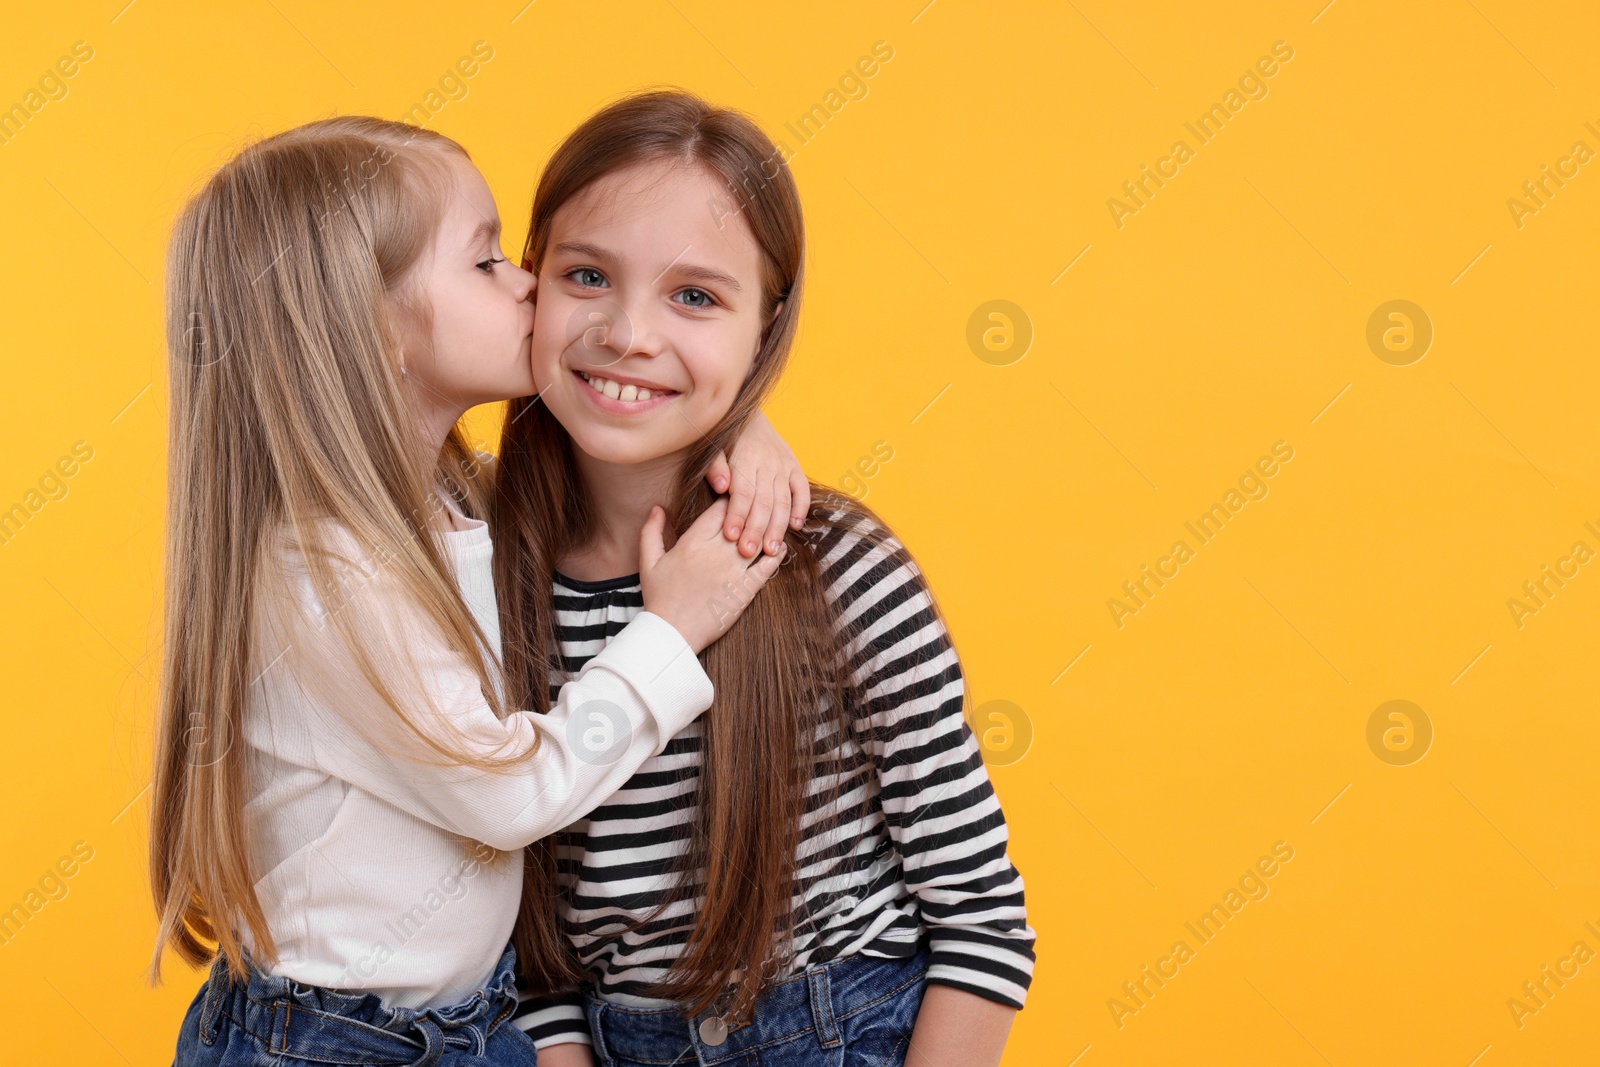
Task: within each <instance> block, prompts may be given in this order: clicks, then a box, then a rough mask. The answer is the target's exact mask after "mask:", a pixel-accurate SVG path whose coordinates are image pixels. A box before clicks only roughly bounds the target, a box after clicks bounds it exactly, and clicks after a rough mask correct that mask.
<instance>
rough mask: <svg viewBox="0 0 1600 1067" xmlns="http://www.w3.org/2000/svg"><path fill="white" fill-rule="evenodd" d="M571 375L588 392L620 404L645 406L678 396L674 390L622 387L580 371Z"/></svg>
mask: <svg viewBox="0 0 1600 1067" xmlns="http://www.w3.org/2000/svg"><path fill="white" fill-rule="evenodd" d="M572 373H574V374H576V375H577V376H578V377H579V378H581V379H583V381H584V382H585V383H586V384H587V385H588V386H589V388H590V390H592V391H593V392H595V393H598V394H599V395H600V396H601V397H604V398H606V399H608V400H614V401H616V402H618V403H622V404H645V403H648V402H650V401H652V400H665V399H667V398H668V397H674V396H677V395H678V392H677V390H675V389H645V388H642V387H640V386H637V385H633V384H631V383H630V384H627V385H624V384H623V383H621V382H618V381H613V380H612V379H610V378H603V377H601V376H600V375H598V374H588V373H585V372H584V371H581V370H574V371H573V372H572Z"/></svg>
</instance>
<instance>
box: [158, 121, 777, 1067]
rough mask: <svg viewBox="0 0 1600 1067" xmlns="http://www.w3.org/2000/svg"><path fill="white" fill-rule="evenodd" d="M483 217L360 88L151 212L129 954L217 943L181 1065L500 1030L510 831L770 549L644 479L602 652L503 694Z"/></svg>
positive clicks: (690, 662)
mask: <svg viewBox="0 0 1600 1067" xmlns="http://www.w3.org/2000/svg"><path fill="white" fill-rule="evenodd" d="M499 230H500V219H499V213H498V211H497V210H496V208H495V204H494V198H493V197H492V196H491V195H490V192H489V188H488V186H487V185H486V184H485V182H484V180H483V177H482V176H481V175H480V174H479V173H478V171H477V170H476V169H475V168H474V167H473V166H472V164H471V163H470V162H469V161H468V159H467V156H466V153H465V152H464V151H463V150H462V149H461V147H460V146H459V145H457V144H456V143H455V142H453V141H450V140H449V139H447V138H445V137H442V136H440V135H438V134H436V133H431V132H429V131H426V130H422V129H418V128H415V127H410V126H405V125H402V124H400V123H394V122H385V121H381V120H378V119H367V118H339V119H330V120H326V121H322V122H315V123H311V124H309V125H307V126H302V127H300V128H297V129H294V130H290V131H288V132H287V133H283V134H279V135H277V136H275V137H271V138H268V139H266V140H264V141H261V142H260V143H257V144H255V145H252V146H251V147H249V148H247V149H245V150H244V151H242V152H241V153H239V155H238V156H236V157H235V158H234V159H232V160H230V161H229V162H228V163H226V164H225V165H224V166H223V167H222V168H221V169H220V170H218V171H217V173H216V174H215V175H213V176H212V177H211V178H210V179H209V180H208V181H207V182H206V183H205V185H204V187H203V188H202V189H201V190H200V191H199V192H198V193H197V194H196V195H195V197H194V198H193V199H192V201H191V202H190V203H189V204H188V205H187V206H186V207H185V208H184V210H183V212H182V214H181V215H180V217H179V219H178V221H177V224H176V227H175V229H174V232H173V236H172V241H171V247H170V251H169V258H168V288H167V343H168V348H169V353H170V364H169V372H170V377H171V416H170V417H171V449H170V456H169V463H170V472H169V479H170V485H169V510H168V537H167V563H166V598H165V601H166V602H165V626H166V633H165V644H164V651H163V663H162V672H161V694H160V708H159V720H158V723H157V738H156V750H155V761H154V767H153V775H152V783H151V809H152V811H151V838H150V871H151V882H152V890H153V894H154V897H155V905H156V910H157V914H158V917H159V921H160V936H159V940H158V942H157V945H156V947H155V955H154V958H153V960H152V963H151V972H150V976H151V979H152V981H158V980H159V978H160V964H161V957H162V953H163V951H164V950H165V949H167V948H171V949H173V950H174V951H176V952H177V954H178V955H179V956H180V957H181V958H182V959H183V960H185V961H186V962H188V963H190V964H200V963H204V962H207V961H210V960H212V957H213V955H215V961H214V963H213V965H212V967H211V972H210V976H209V978H208V979H207V981H206V982H205V984H204V985H203V986H202V987H201V989H200V991H199V992H198V993H197V994H196V996H195V998H194V1001H193V1003H192V1004H191V1005H190V1007H189V1011H188V1014H187V1015H186V1017H185V1019H184V1022H183V1025H182V1028H181V1030H180V1033H179V1037H178V1043H177V1057H176V1060H175V1062H176V1064H178V1065H179V1067H188V1065H198V1064H224V1065H235V1064H241V1065H242V1064H257V1063H272V1064H280V1065H294V1064H311V1063H315V1064H318V1065H322V1067H328V1065H331V1064H369V1063H394V1064H402V1063H416V1064H443V1065H451V1067H456V1065H459V1067H467V1065H486V1064H513V1063H517V1064H529V1063H532V1062H533V1061H534V1050H533V1047H532V1046H531V1045H530V1044H529V1042H528V1041H527V1039H526V1038H525V1037H524V1036H523V1035H522V1034H521V1032H520V1031H518V1030H516V1029H515V1028H513V1027H510V1026H507V1025H504V1024H505V1022H506V1020H507V1018H508V1016H509V1014H510V1012H511V1009H512V1007H513V1006H514V1003H515V999H514V993H513V987H512V974H513V967H514V964H515V954H514V951H513V950H512V948H511V947H510V944H509V937H510V934H511V932H512V927H513V924H514V922H515V920H516V915H517V909H518V902H519V900H520V898H521V888H522V874H523V864H522V863H521V862H518V861H517V860H516V859H515V857H514V853H517V852H519V851H520V850H521V849H522V848H523V847H524V846H526V845H527V844H528V843H529V842H531V841H533V840H535V839H537V838H539V837H541V836H543V835H545V834H548V833H550V832H552V831H554V830H556V829H557V828H559V827H561V826H564V825H566V824H568V823H570V822H571V821H572V820H573V819H576V818H579V817H581V816H582V815H583V814H585V813H586V812H587V811H588V810H590V809H591V808H593V807H594V805H595V804H597V803H599V802H600V801H601V800H603V799H604V798H605V797H606V796H607V795H608V794H610V793H611V792H612V791H614V790H615V789H616V788H617V787H618V786H619V785H621V784H622V783H623V782H624V781H625V780H626V779H627V778H628V776H629V775H630V774H631V773H632V772H633V771H634V770H635V769H636V768H637V767H639V766H640V765H641V764H642V763H643V761H644V760H645V759H647V758H649V757H650V756H652V755H654V754H656V753H657V752H659V751H660V750H661V748H662V746H663V745H665V744H666V742H667V740H668V739H669V738H671V737H672V736H673V735H674V734H675V733H677V732H678V731H679V730H681V729H683V728H684V727H685V726H686V725H687V724H688V723H689V722H690V721H691V720H693V719H694V717H695V716H696V715H698V714H699V713H700V712H702V711H704V710H706V708H707V707H708V706H709V705H710V703H711V700H712V694H713V690H712V685H711V681H710V679H709V678H708V677H707V676H706V674H705V672H704V670H703V669H702V668H701V665H700V663H699V662H698V660H697V659H696V653H698V652H700V651H702V650H703V649H704V648H705V647H706V645H707V644H709V643H710V642H712V641H714V640H715V639H716V638H717V637H718V635H719V633H720V631H721V630H722V629H725V628H726V625H727V622H728V621H729V620H730V619H731V618H732V617H735V616H737V615H738V613H739V612H740V611H741V610H742V609H743V608H744V606H745V604H746V602H747V601H748V599H749V597H751V596H754V595H755V593H756V591H757V590H759V589H760V588H761V586H762V585H763V584H764V583H765V582H766V581H767V580H768V579H769V577H770V576H771V575H772V574H773V573H775V572H776V570H777V566H778V558H779V557H778V556H775V555H763V556H762V558H761V559H760V560H759V561H757V562H756V563H754V564H751V563H750V561H749V560H747V559H745V558H744V556H743V555H742V554H741V553H740V551H739V549H738V548H737V547H736V546H735V545H732V544H729V543H728V542H727V541H726V540H724V538H723V537H722V536H719V533H718V529H717V527H718V526H719V525H721V524H722V523H723V522H724V520H725V519H729V516H727V515H726V514H725V513H726V511H727V507H726V505H724V504H722V503H721V502H719V503H718V505H717V506H716V507H714V508H712V509H710V510H708V511H707V512H706V514H705V515H703V516H702V517H701V520H700V521H698V522H696V523H695V524H694V525H693V526H690V527H688V528H687V529H685V530H683V532H682V533H681V535H680V536H679V537H678V539H677V543H676V545H675V546H674V547H673V548H672V549H671V551H666V550H665V544H664V542H663V532H664V519H665V515H664V513H663V512H661V511H660V510H659V509H652V511H651V516H650V518H649V519H647V520H646V521H645V523H644V524H643V527H642V529H641V530H640V531H638V534H639V543H638V545H637V549H638V551H639V553H640V558H641V566H642V568H643V570H644V574H645V591H644V597H645V603H646V608H647V610H646V611H645V612H644V613H642V614H641V615H640V616H639V619H637V620H635V621H634V623H633V624H632V625H630V626H628V627H627V628H626V630H625V631H624V632H622V633H620V634H619V635H618V636H617V640H616V641H615V642H614V643H613V645H612V649H615V650H616V651H615V654H613V652H612V649H608V650H607V654H606V656H605V657H601V658H597V659H596V661H595V662H594V663H592V664H591V665H590V666H589V668H588V669H587V670H586V671H584V672H583V674H582V675H581V676H579V677H577V678H575V679H573V680H572V681H571V682H570V683H568V684H567V685H566V686H565V687H563V688H562V689H561V691H560V695H559V698H558V699H557V701H556V703H555V707H554V709H552V708H551V704H550V702H549V700H548V698H547V697H546V696H545V695H544V694H541V695H540V699H539V700H537V701H536V702H535V703H534V704H533V705H532V706H533V707H534V708H536V709H537V711H538V712H539V714H534V713H533V712H530V711H522V710H517V708H518V707H519V705H517V704H516V703H515V702H513V701H508V700H507V699H506V698H505V686H504V684H503V680H502V678H501V677H500V672H499V670H498V665H499V664H498V656H499V634H498V624H499V613H498V610H497V607H496V603H495V596H494V581H493V573H492V559H493V556H494V547H493V545H492V543H491V541H490V538H489V531H488V526H487V524H486V523H485V521H484V519H483V518H482V516H483V515H484V513H485V510H486V500H485V497H486V494H487V492H488V491H489V489H490V484H489V475H490V474H491V473H492V471H491V470H489V469H486V463H487V460H489V459H490V458H491V457H486V456H484V455H482V454H481V453H476V452H475V451H474V450H473V449H472V448H470V447H469V446H468V444H467V442H466V440H465V438H464V436H463V435H462V433H461V430H460V428H459V427H458V426H457V422H458V420H459V419H460V417H461V415H462V414H463V413H464V412H465V411H466V410H467V409H468V408H470V407H472V406H473V405H475V404H480V403H484V402H487V401H493V400H503V399H506V398H508V397H512V396H523V395H528V394H531V393H533V392H535V387H534V384H533V380H532V377H531V374H530V367H529V348H530V343H531V342H530V337H531V331H532V326H533V306H532V302H531V301H532V296H533V290H534V286H535V279H534V278H533V276H532V275H530V274H528V273H527V272H525V271H522V270H520V269H518V268H517V267H516V266H514V265H512V264H509V263H508V262H506V259H505V257H503V256H501V255H499V254H498V253H499V247H500V240H499ZM739 447H740V451H738V452H737V453H736V454H735V457H734V459H735V462H734V464H733V468H734V474H735V475H736V476H741V475H742V477H743V478H744V479H745V480H746V481H747V482H748V481H749V480H750V479H751V478H753V477H754V478H759V479H760V480H761V495H763V496H770V495H771V494H770V492H769V489H770V487H772V486H773V484H774V483H775V482H776V483H784V484H786V481H787V470H786V467H787V463H788V458H787V457H788V454H787V449H786V448H784V447H783V446H782V444H781V442H777V441H776V438H775V437H774V436H773V435H771V432H770V430H769V429H766V428H763V429H761V430H760V431H759V432H758V433H757V435H756V436H755V441H754V444H753V445H750V446H749V447H748V448H747V447H746V443H745V442H744V441H741V442H740V446H739ZM720 473H724V474H725V473H726V472H720ZM708 492H709V490H708ZM786 506H787V505H786V504H780V505H779V508H780V510H781V508H783V507H786ZM746 510H748V509H746ZM746 520H747V516H746V515H744V514H740V515H737V516H734V517H733V518H732V519H731V520H730V521H731V522H744V521H746ZM780 523H781V519H780ZM750 525H751V526H752V528H758V523H757V522H754V521H752V522H751V523H750ZM735 584H736V587H737V588H738V590H739V592H740V596H738V597H728V596H726V594H725V592H724V590H725V589H726V588H727V587H730V586H735ZM712 597H716V598H718V599H719V603H720V604H721V612H720V614H718V615H713V614H712V613H709V612H707V611H706V609H705V602H706V600H707V599H708V598H712ZM602 659H603V660H604V662H602ZM596 715H603V717H606V720H607V722H608V723H610V724H611V726H612V727H613V729H614V731H615V732H616V734H617V736H616V738H615V743H614V744H612V745H610V746H609V747H608V748H606V749H605V751H604V752H603V753H602V754H601V755H602V756H603V758H597V756H596V753H595V752H594V751H593V750H592V749H591V748H590V747H588V746H586V744H585V743H584V739H585V737H586V731H588V730H589V729H590V726H589V720H590V719H592V718H594V717H595V716H596ZM463 900H466V901H469V903H465V904H463V903H461V901H463ZM213 946H215V947H214V948H213Z"/></svg>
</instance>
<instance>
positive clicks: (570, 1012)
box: [511, 988, 594, 1048]
mask: <svg viewBox="0 0 1600 1067" xmlns="http://www.w3.org/2000/svg"><path fill="white" fill-rule="evenodd" d="M511 1025H512V1026H515V1027H516V1028H517V1029H518V1030H521V1031H522V1032H523V1033H525V1034H527V1035H528V1037H529V1039H530V1040H532V1041H533V1043H534V1045H535V1047H537V1048H545V1047H546V1046H548V1045H563V1044H573V1045H592V1044H594V1041H593V1040H592V1039H591V1038H590V1036H589V1019H588V1016H586V1015H585V1014H584V1011H583V994H582V993H557V994H553V995H551V996H547V997H531V996H528V995H527V994H526V993H524V992H523V991H522V990H521V989H520V988H519V989H518V990H517V1008H516V1014H514V1015H513V1016H512V1017H511Z"/></svg>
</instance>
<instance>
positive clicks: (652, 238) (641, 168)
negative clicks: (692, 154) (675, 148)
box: [551, 160, 760, 277]
mask: <svg viewBox="0 0 1600 1067" xmlns="http://www.w3.org/2000/svg"><path fill="white" fill-rule="evenodd" d="M551 237H552V241H551V243H552V245H553V244H554V243H555V242H557V241H561V240H564V239H578V238H583V239H585V240H588V241H591V242H593V243H595V244H599V245H602V246H604V247H607V248H610V249H612V250H613V251H616V252H618V253H621V254H624V255H626V254H628V253H629V252H638V253H643V254H654V253H657V252H661V251H663V250H665V251H666V255H667V257H668V258H669V259H670V258H672V257H673V256H676V255H680V254H682V252H683V250H684V249H685V248H688V247H692V248H693V249H694V251H695V255H696V258H709V257H712V256H716V257H718V258H721V259H723V260H724V261H725V265H727V266H729V267H730V268H739V270H742V271H743V272H744V273H745V274H748V275H749V276H751V277H753V276H754V275H755V273H756V272H757V271H758V270H759V269H760V250H759V249H758V247H757V245H756V242H755V237H754V235H753V234H752V233H751V232H750V227H749V225H748V224H747V223H746V222H745V219H744V214H743V213H742V212H741V211H740V210H739V204H738V201H737V200H735V199H734V198H733V196H732V195H731V194H730V192H729V190H728V185H727V182H726V181H725V180H724V179H723V178H722V177H721V176H720V175H719V174H717V173H716V172H715V171H713V170H711V169H710V168H709V167H706V166H705V165H704V164H699V163H681V162H676V161H672V162H669V161H664V160H657V161H650V162H645V163H639V164H635V165H633V166H631V167H625V168H623V169H621V170H616V171H613V172H612V173H610V174H607V175H605V176H604V177H602V178H598V179H596V180H595V181H594V182H592V183H590V184H589V185H588V186H587V187H585V188H584V189H583V190H582V191H581V192H580V193H578V195H576V196H574V197H573V198H572V199H571V200H569V201H567V202H566V203H565V204H563V205H562V206H561V208H560V209H559V210H558V211H557V212H556V213H555V217H554V218H552V219H551ZM736 273H737V271H736Z"/></svg>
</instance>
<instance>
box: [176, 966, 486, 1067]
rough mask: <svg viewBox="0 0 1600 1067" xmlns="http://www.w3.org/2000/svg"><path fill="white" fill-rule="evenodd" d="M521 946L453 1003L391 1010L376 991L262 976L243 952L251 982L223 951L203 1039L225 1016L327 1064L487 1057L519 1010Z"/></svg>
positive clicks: (277, 1047) (274, 1047)
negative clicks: (231, 968)
mask: <svg viewBox="0 0 1600 1067" xmlns="http://www.w3.org/2000/svg"><path fill="white" fill-rule="evenodd" d="M516 960H517V957H516V950H515V949H513V948H512V947H511V946H510V945H509V944H508V945H507V946H506V948H505V951H504V952H503V953H502V954H501V956H500V962H499V963H498V964H497V965H496V966H495V970H494V973H493V975H491V976H490V978H489V981H488V982H487V983H485V985H484V988H482V989H480V990H478V991H476V992H474V993H472V994H471V995H469V996H467V997H466V998H465V999H463V1000H461V1001H458V1002H456V1003H454V1004H449V1005H445V1006H443V1007H434V1008H386V1007H384V1005H383V1001H382V1000H381V999H380V998H379V997H378V996H377V995H376V994H373V993H342V992H339V991H337V990H332V989H325V988H323V987H321V986H313V985H305V984H304V983H301V982H297V981H295V980H294V979H292V978H286V977H282V976H275V975H269V974H264V973H263V972H262V971H261V970H260V969H259V968H258V967H257V966H256V965H255V964H254V963H253V962H252V961H251V960H250V959H249V955H248V953H247V954H246V956H245V965H246V967H247V968H248V970H249V972H250V977H249V980H248V981H246V982H235V981H233V980H232V979H231V977H230V975H229V974H228V964H227V959H226V957H225V956H223V954H222V953H220V952H219V953H218V954H217V958H216V960H215V962H213V963H212V965H211V974H210V977H209V978H208V979H207V982H206V999H205V1005H204V1007H203V1009H202V1011H201V1016H200V1040H201V1041H203V1042H204V1043H205V1044H207V1045H209V1044H212V1043H213V1042H215V1041H216V1039H217V1034H218V1032H219V1031H220V1030H221V1028H222V1025H223V1019H224V1016H226V1018H227V1019H229V1020H231V1021H232V1022H233V1023H234V1025H236V1026H238V1027H240V1028H242V1029H244V1030H247V1031H248V1032H250V1033H252V1034H254V1035H255V1036H256V1037H257V1038H259V1039H260V1040H261V1042H262V1044H263V1045H264V1046H265V1047H266V1050H267V1051H268V1052H269V1053H271V1054H275V1055H283V1054H287V1055H291V1056H296V1057H299V1058H302V1059H308V1060H317V1061H322V1062H326V1063H329V1064H346V1063H348V1064H373V1065H385V1067H400V1065H404V1067H431V1065H432V1064H435V1063H437V1062H438V1061H439V1059H440V1057H442V1056H443V1055H444V1053H445V1051H446V1050H447V1049H459V1050H463V1051H466V1052H469V1053H471V1054H473V1055H480V1056H481V1055H482V1054H483V1051H484V1046H485V1045H486V1044H487V1042H488V1037H489V1035H490V1034H492V1033H493V1032H494V1031H495V1029H496V1028H498V1027H499V1026H500V1025H502V1024H503V1023H504V1022H505V1021H506V1020H507V1019H508V1018H509V1017H510V1015H511V1011H512V1009H513V1008H515V1007H516V1004H517V999H516Z"/></svg>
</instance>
